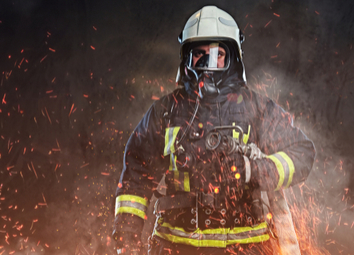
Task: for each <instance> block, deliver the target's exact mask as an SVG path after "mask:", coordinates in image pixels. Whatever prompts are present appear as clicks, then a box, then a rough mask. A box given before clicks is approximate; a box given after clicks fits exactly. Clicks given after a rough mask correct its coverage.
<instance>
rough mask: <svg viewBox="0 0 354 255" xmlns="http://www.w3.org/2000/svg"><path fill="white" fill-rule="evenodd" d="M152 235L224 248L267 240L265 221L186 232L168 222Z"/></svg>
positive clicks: (188, 243) (193, 244)
mask: <svg viewBox="0 0 354 255" xmlns="http://www.w3.org/2000/svg"><path fill="white" fill-rule="evenodd" d="M153 235H156V236H159V237H161V238H163V239H165V240H167V241H170V242H173V243H180V244H186V245H191V246H195V247H219V248H225V247H226V246H227V245H232V244H237V243H240V244H248V243H259V242H264V241H267V240H269V235H268V226H267V223H266V222H263V223H261V224H259V225H258V226H256V227H238V228H233V229H230V228H218V229H206V230H200V229H197V230H196V231H194V232H186V231H185V230H184V229H183V228H179V227H173V226H171V225H170V224H168V223H163V224H162V225H157V226H156V228H155V230H154V233H153Z"/></svg>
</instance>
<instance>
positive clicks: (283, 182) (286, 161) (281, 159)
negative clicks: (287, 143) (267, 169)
mask: <svg viewBox="0 0 354 255" xmlns="http://www.w3.org/2000/svg"><path fill="white" fill-rule="evenodd" d="M267 158H269V159H270V160H272V161H273V162H274V164H275V166H276V168H277V170H278V173H279V181H278V185H277V187H276V189H275V190H279V189H280V188H288V187H289V186H290V184H291V182H292V181H293V175H294V172H295V166H294V163H293V161H292V160H291V158H290V157H289V156H288V155H287V154H286V153H285V152H283V151H280V152H277V153H275V154H273V155H270V156H267Z"/></svg>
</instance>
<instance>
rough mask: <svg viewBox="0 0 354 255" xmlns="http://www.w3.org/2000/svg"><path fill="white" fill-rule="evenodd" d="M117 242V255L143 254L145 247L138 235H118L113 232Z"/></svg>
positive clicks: (129, 233) (126, 233)
mask: <svg viewBox="0 0 354 255" xmlns="http://www.w3.org/2000/svg"><path fill="white" fill-rule="evenodd" d="M113 237H114V239H115V240H116V246H117V254H122V255H140V254H143V253H142V252H143V249H144V248H143V245H142V242H141V240H140V237H139V235H138V234H135V233H132V232H124V233H116V232H115V231H114V232H113Z"/></svg>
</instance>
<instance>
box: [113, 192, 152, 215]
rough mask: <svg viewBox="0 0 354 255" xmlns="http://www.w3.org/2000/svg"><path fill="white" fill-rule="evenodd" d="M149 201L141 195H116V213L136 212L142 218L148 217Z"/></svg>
mask: <svg viewBox="0 0 354 255" xmlns="http://www.w3.org/2000/svg"><path fill="white" fill-rule="evenodd" d="M147 208H148V201H147V200H146V199H145V198H143V197H139V196H133V195H120V196H118V197H116V210H115V215H117V214H120V213H130V214H134V215H136V216H138V217H140V218H142V219H146V211H147Z"/></svg>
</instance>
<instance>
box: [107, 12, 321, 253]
mask: <svg viewBox="0 0 354 255" xmlns="http://www.w3.org/2000/svg"><path fill="white" fill-rule="evenodd" d="M243 40H244V37H243V35H242V33H241V31H240V30H239V28H238V26H237V24H236V22H235V21H234V19H233V18H232V17H231V16H230V15H229V14H228V13H226V12H224V11H223V10H221V9H219V8H217V7H215V6H206V7H204V8H202V9H201V10H199V11H197V12H196V13H194V14H193V15H192V16H191V17H190V18H189V19H188V21H187V23H186V25H185V27H184V30H183V31H182V33H181V35H180V36H179V41H180V43H181V50H180V58H181V64H180V66H179V72H178V74H177V82H178V84H180V85H181V86H180V87H179V88H178V89H176V90H175V91H174V92H173V93H171V94H169V95H167V96H164V97H162V98H161V99H160V100H158V101H156V102H155V103H154V104H153V105H152V106H151V107H150V109H149V110H148V111H147V113H146V114H145V116H144V117H143V119H142V120H141V121H140V123H139V124H138V126H137V127H136V128H135V130H134V132H133V133H132V135H131V136H130V138H129V140H128V142H127V145H126V149H125V154H124V166H123V171H122V174H121V177H120V180H119V183H118V189H117V192H116V209H115V217H116V218H115V225H114V231H113V234H114V237H115V238H116V240H117V247H118V249H117V252H118V254H143V245H142V242H141V240H140V235H141V230H142V228H143V225H144V221H145V220H146V219H147V215H146V213H147V208H148V204H149V200H150V198H151V196H152V194H153V193H154V194H155V195H156V196H157V197H158V199H157V202H156V204H155V211H154V213H155V215H156V223H155V227H154V230H153V233H152V236H151V237H150V238H149V254H159V255H163V254H205V255H207V254H292V255H293V254H300V249H299V245H298V242H297V239H296V235H295V232H294V227H293V224H292V221H291V215H290V213H289V208H288V206H287V203H286V200H285V198H284V192H283V190H284V189H286V188H288V187H290V186H292V185H294V184H298V183H300V182H303V181H304V180H305V179H306V178H307V176H308V175H309V172H310V170H311V168H312V165H313V162H314V157H315V148H314V145H313V143H312V142H311V141H310V140H309V139H308V138H307V137H306V135H304V133H303V132H302V131H301V130H299V129H298V128H296V127H294V126H293V120H292V118H291V116H290V114H289V113H287V112H285V111H284V110H283V109H282V108H281V107H280V106H279V105H277V104H276V103H274V102H273V101H272V100H271V99H269V98H267V97H265V96H262V95H259V94H257V93H255V92H254V91H252V90H250V89H249V88H248V87H247V85H246V76H245V69H244V64H243V51H242V49H241V43H242V42H243ZM163 177H165V184H164V185H165V187H166V192H165V194H160V193H158V192H156V191H157V186H158V184H159V182H160V180H161V179H162V178H163Z"/></svg>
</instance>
